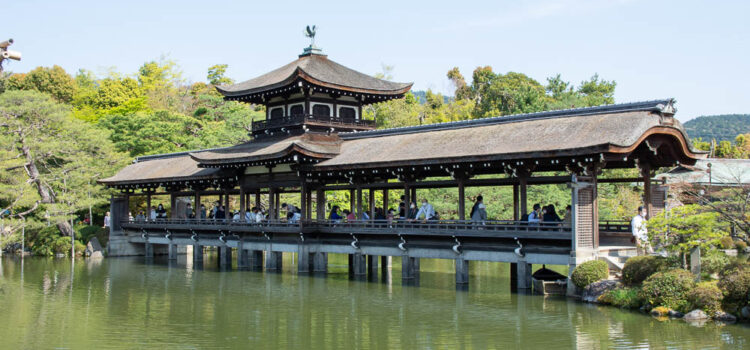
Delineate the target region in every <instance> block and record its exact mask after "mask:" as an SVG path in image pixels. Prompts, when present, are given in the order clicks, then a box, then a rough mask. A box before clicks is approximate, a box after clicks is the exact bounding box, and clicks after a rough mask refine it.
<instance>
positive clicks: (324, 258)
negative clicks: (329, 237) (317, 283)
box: [313, 252, 328, 272]
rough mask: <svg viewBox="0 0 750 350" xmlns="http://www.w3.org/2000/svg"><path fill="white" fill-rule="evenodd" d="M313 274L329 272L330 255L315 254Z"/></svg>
mask: <svg viewBox="0 0 750 350" xmlns="http://www.w3.org/2000/svg"><path fill="white" fill-rule="evenodd" d="M313 272H328V253H321V252H317V253H315V255H314V258H313Z"/></svg>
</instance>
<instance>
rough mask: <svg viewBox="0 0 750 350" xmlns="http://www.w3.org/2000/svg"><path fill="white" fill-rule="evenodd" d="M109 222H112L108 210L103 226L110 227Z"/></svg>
mask: <svg viewBox="0 0 750 350" xmlns="http://www.w3.org/2000/svg"><path fill="white" fill-rule="evenodd" d="M109 224H110V222H109V212H107V214H104V225H103V226H102V227H104V228H108V227H109Z"/></svg>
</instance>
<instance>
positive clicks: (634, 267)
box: [622, 255, 671, 286]
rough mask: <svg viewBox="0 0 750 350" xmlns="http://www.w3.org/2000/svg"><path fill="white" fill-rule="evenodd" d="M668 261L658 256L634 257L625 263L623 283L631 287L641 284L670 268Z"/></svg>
mask: <svg viewBox="0 0 750 350" xmlns="http://www.w3.org/2000/svg"><path fill="white" fill-rule="evenodd" d="M670 265H671V263H670V261H669V260H668V259H665V258H662V257H658V256H650V255H647V256H634V257H632V258H629V259H628V260H627V261H625V266H624V267H623V268H622V282H623V283H625V284H626V285H629V286H635V285H638V284H641V283H642V282H643V281H645V280H646V278H648V277H649V276H651V275H653V274H655V273H657V272H659V271H664V270H666V269H668V268H669V267H670Z"/></svg>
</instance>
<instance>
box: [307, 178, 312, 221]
mask: <svg viewBox="0 0 750 350" xmlns="http://www.w3.org/2000/svg"><path fill="white" fill-rule="evenodd" d="M305 196H306V197H307V198H306V199H307V211H306V212H305V219H307V220H310V219H312V217H313V215H312V211H313V209H312V208H313V204H312V203H313V200H312V188H311V187H310V186H307V191H305Z"/></svg>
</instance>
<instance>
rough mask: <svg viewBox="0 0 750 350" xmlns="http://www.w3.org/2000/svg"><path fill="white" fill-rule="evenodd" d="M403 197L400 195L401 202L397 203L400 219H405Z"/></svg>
mask: <svg viewBox="0 0 750 350" xmlns="http://www.w3.org/2000/svg"><path fill="white" fill-rule="evenodd" d="M404 198H406V197H405V196H404V195H401V202H400V203H398V217H399V218H400V219H406V201H405V200H404Z"/></svg>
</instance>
